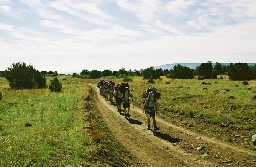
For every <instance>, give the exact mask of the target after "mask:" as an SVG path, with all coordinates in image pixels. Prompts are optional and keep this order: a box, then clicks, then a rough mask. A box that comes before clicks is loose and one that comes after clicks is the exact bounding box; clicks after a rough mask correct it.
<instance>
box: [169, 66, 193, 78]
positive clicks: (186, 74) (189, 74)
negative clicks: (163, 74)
mask: <svg viewBox="0 0 256 167" xmlns="http://www.w3.org/2000/svg"><path fill="white" fill-rule="evenodd" d="M193 71H194V70H192V69H190V68H189V67H186V66H182V65H180V64H178V65H175V66H174V67H173V70H171V71H170V74H169V75H168V76H167V77H171V78H178V79H191V78H194V75H193Z"/></svg>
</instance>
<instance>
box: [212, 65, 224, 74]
mask: <svg viewBox="0 0 256 167" xmlns="http://www.w3.org/2000/svg"><path fill="white" fill-rule="evenodd" d="M213 70H214V71H215V73H216V75H221V74H224V73H225V72H224V69H223V66H222V64H221V63H218V62H216V63H215V65H214V67H213Z"/></svg>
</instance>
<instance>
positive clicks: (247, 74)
mask: <svg viewBox="0 0 256 167" xmlns="http://www.w3.org/2000/svg"><path fill="white" fill-rule="evenodd" d="M218 75H228V76H229V78H230V79H231V80H251V79H256V65H255V66H248V64H247V63H234V64H233V63H230V64H229V65H223V64H221V63H218V62H216V63H214V64H213V63H212V62H211V61H208V62H207V63H201V64H200V65H199V66H198V67H197V68H196V69H190V68H189V67H186V66H182V65H180V64H178V65H175V66H174V68H173V69H165V70H163V69H156V68H154V67H149V68H146V69H141V70H139V71H138V70H134V71H132V70H128V71H127V70H126V69H125V68H121V69H120V70H119V71H111V70H104V71H98V70H92V71H88V70H82V72H81V73H80V74H76V73H74V74H73V76H74V77H83V78H94V79H95V78H100V77H107V76H112V77H117V78H125V77H127V76H143V78H144V79H149V80H150V79H159V78H160V76H167V77H168V78H177V79H191V78H194V77H195V76H198V77H199V78H201V79H216V78H217V76H218Z"/></svg>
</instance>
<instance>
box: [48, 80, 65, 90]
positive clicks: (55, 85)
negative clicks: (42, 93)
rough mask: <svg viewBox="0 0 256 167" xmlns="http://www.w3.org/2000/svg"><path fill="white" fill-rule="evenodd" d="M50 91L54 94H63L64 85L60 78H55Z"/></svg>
mask: <svg viewBox="0 0 256 167" xmlns="http://www.w3.org/2000/svg"><path fill="white" fill-rule="evenodd" d="M49 89H50V90H51V91H52V92H61V89H62V84H61V82H60V81H59V80H58V78H54V79H53V80H51V83H50V85H49Z"/></svg>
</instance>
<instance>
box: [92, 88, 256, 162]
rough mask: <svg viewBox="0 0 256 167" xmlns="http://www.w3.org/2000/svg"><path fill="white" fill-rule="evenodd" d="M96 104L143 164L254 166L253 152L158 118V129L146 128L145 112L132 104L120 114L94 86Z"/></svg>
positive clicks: (112, 128) (254, 157) (122, 142)
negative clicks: (125, 113) (122, 114)
mask: <svg viewBox="0 0 256 167" xmlns="http://www.w3.org/2000/svg"><path fill="white" fill-rule="evenodd" d="M91 87H92V88H93V90H94V92H95V98H96V105H97V107H98V109H99V111H100V112H101V114H102V116H103V120H104V121H105V122H106V124H107V125H108V127H109V129H110V131H111V132H112V133H113V134H114V136H115V138H116V139H117V140H118V141H119V142H120V143H121V144H122V145H123V146H125V147H126V148H127V150H128V151H130V152H131V153H132V155H133V156H135V157H136V158H137V159H139V160H140V162H141V164H144V165H142V166H254V165H256V161H255V160H256V153H255V152H254V151H252V150H246V149H243V148H238V147H235V146H231V145H229V144H227V143H223V142H221V141H218V140H216V139H212V138H209V137H206V136H202V135H200V134H197V133H195V132H191V131H188V130H186V129H184V128H182V127H178V126H176V125H173V124H171V123H168V122H166V121H164V120H162V119H159V118H157V122H158V125H159V126H160V131H157V132H152V131H149V130H147V129H146V126H145V124H144V122H145V115H144V113H143V111H142V110H141V109H139V108H137V107H134V108H133V107H131V112H130V113H131V115H132V117H131V118H130V119H126V118H125V117H124V116H121V115H120V114H119V113H118V112H117V109H116V107H115V106H113V105H110V103H109V102H108V101H106V100H105V99H104V98H103V97H102V96H100V95H99V91H98V89H97V87H96V86H94V85H91Z"/></svg>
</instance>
